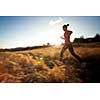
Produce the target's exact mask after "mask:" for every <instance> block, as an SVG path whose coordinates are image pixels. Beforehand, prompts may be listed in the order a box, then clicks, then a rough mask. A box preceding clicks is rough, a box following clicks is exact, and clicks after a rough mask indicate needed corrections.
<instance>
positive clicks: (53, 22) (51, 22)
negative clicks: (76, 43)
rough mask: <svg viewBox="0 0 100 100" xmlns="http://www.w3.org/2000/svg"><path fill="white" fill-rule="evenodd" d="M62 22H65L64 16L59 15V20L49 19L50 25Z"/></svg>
mask: <svg viewBox="0 0 100 100" xmlns="http://www.w3.org/2000/svg"><path fill="white" fill-rule="evenodd" d="M61 22H63V18H61V17H58V19H57V20H50V21H49V25H56V24H59V23H61Z"/></svg>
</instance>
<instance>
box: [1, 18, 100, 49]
mask: <svg viewBox="0 0 100 100" xmlns="http://www.w3.org/2000/svg"><path fill="white" fill-rule="evenodd" d="M66 23H69V24H70V26H69V30H72V31H73V34H72V36H71V41H73V39H74V38H75V37H80V36H82V35H84V37H85V38H86V37H92V36H95V35H96V34H97V33H100V28H99V26H100V17H99V16H98V17H96V16H95V17H91V16H90V17H89V16H88V17H85V16H83V17H82V16H81V17H80V16H78V17H75V16H73V17H71V16H38V17H37V16H34V17H32V16H31V17H29V16H26V17H25V16H20V17H19V16H16V17H14V16H1V17H0V48H14V47H25V46H35V45H42V44H46V43H47V42H50V43H51V44H60V43H62V42H64V41H63V40H61V39H60V36H63V30H62V25H63V24H66Z"/></svg>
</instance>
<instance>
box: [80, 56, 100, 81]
mask: <svg viewBox="0 0 100 100" xmlns="http://www.w3.org/2000/svg"><path fill="white" fill-rule="evenodd" d="M84 60H85V61H86V62H87V63H88V64H87V66H86V67H85V68H81V71H80V72H79V76H80V78H82V79H83V81H84V82H86V83H99V82H100V55H89V56H87V57H86V58H84Z"/></svg>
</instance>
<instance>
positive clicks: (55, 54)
mask: <svg viewBox="0 0 100 100" xmlns="http://www.w3.org/2000/svg"><path fill="white" fill-rule="evenodd" d="M74 46H75V48H74V49H75V52H76V53H77V54H78V55H79V56H80V57H81V58H82V59H84V60H85V61H86V62H88V64H87V66H86V67H85V68H81V65H80V64H79V63H78V61H77V60H76V59H75V58H74V57H72V56H71V54H70V53H69V51H66V52H65V53H64V58H65V60H64V63H62V62H60V61H59V54H60V51H61V48H62V46H60V47H56V46H51V47H45V48H38V49H27V50H19V51H12V52H10V51H9V50H8V51H7V50H6V52H5V51H1V52H0V82H3V83H4V82H5V83H9V82H10V83H13V82H15V83H16V82H17V83H26V82H28V83H44V82H45V83H53V82H65V83H69V82H72V83H73V82H78V83H80V82H100V78H99V75H100V43H98V44H91V43H90V44H80V45H79V44H74Z"/></svg>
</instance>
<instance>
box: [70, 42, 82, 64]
mask: <svg viewBox="0 0 100 100" xmlns="http://www.w3.org/2000/svg"><path fill="white" fill-rule="evenodd" d="M68 49H69V51H70V53H71V54H72V55H73V56H74V57H75V58H76V59H77V60H78V61H79V62H80V63H82V62H83V60H82V59H81V58H80V57H79V56H78V55H76V54H75V52H74V49H73V46H72V45H71V44H70V45H68Z"/></svg>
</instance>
